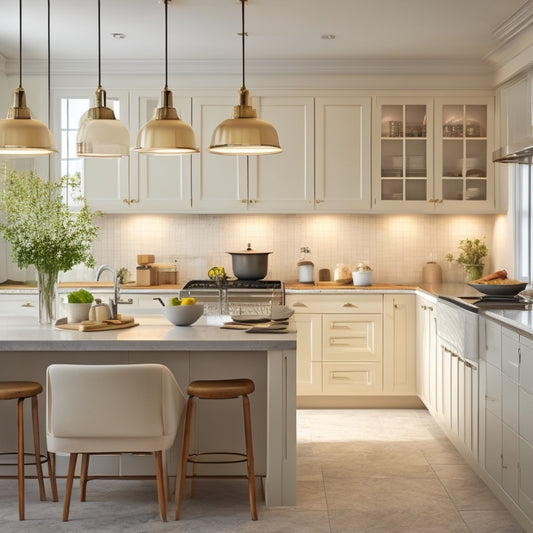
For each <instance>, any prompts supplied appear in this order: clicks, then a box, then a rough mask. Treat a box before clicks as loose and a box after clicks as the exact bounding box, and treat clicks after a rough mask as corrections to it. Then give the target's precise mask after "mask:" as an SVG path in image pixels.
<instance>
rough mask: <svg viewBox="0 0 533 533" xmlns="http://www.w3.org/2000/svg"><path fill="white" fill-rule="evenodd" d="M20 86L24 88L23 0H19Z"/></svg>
mask: <svg viewBox="0 0 533 533" xmlns="http://www.w3.org/2000/svg"><path fill="white" fill-rule="evenodd" d="M19 87H20V88H22V0H19Z"/></svg>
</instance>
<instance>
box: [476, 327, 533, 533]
mask: <svg viewBox="0 0 533 533" xmlns="http://www.w3.org/2000/svg"><path fill="white" fill-rule="evenodd" d="M480 325H481V328H480V348H481V349H480V370H481V372H480V383H479V387H480V395H479V403H480V405H479V421H480V432H479V439H480V442H479V450H480V454H479V463H480V465H481V467H482V468H483V469H484V471H485V472H486V473H487V474H488V475H489V476H490V478H491V479H492V480H493V481H494V482H496V485H497V487H498V490H499V491H501V492H500V494H501V495H502V497H503V498H507V499H508V501H509V504H510V505H511V506H512V507H513V508H514V509H515V511H516V512H517V513H519V515H520V516H519V518H520V519H521V522H522V524H524V522H525V523H526V525H527V530H528V531H533V419H532V417H531V413H532V412H533V384H532V383H533V340H532V339H530V338H528V337H525V336H523V335H521V334H519V333H518V332H516V331H514V330H512V329H510V328H508V327H506V326H501V325H499V324H498V323H496V322H493V321H492V320H490V319H488V318H483V317H482V318H481V319H480ZM527 522H529V524H527Z"/></svg>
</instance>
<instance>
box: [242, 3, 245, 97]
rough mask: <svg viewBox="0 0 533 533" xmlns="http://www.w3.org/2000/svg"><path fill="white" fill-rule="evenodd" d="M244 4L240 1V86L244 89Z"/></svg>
mask: <svg viewBox="0 0 533 533" xmlns="http://www.w3.org/2000/svg"><path fill="white" fill-rule="evenodd" d="M245 3H246V0H241V6H242V9H241V25H242V86H243V87H246V84H245V83H244V38H245V35H246V33H245V32H244V4H245Z"/></svg>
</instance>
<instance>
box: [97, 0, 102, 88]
mask: <svg viewBox="0 0 533 533" xmlns="http://www.w3.org/2000/svg"><path fill="white" fill-rule="evenodd" d="M101 70H102V68H101V45H100V0H98V87H101V86H102V74H101Z"/></svg>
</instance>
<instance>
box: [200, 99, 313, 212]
mask: <svg viewBox="0 0 533 533" xmlns="http://www.w3.org/2000/svg"><path fill="white" fill-rule="evenodd" d="M252 103H253V106H254V107H255V108H256V110H257V114H258V117H260V118H262V119H263V120H266V121H268V122H270V123H271V124H272V125H273V126H274V127H275V128H276V130H277V132H278V136H279V139H280V144H281V146H282V148H283V152H282V153H280V154H274V155H263V156H231V155H228V156H224V155H216V154H211V153H209V151H208V147H209V144H210V142H211V135H212V133H213V130H214V129H215V128H216V127H217V125H218V124H219V123H220V122H222V121H223V120H225V119H228V118H230V117H231V115H232V112H233V106H234V105H235V104H236V102H235V97H198V98H194V99H193V117H194V119H193V120H194V124H195V126H196V127H197V129H198V131H199V132H200V133H199V134H200V136H201V138H200V148H201V154H200V156H199V157H198V158H197V159H193V163H192V171H193V178H192V183H193V186H192V197H193V200H192V206H193V209H195V210H198V211H207V212H218V213H240V212H244V211H249V212H258V213H259V212H262V213H283V212H300V211H308V210H310V209H312V207H313V177H314V145H313V134H314V126H313V119H314V117H313V98H312V97H278V96H262V97H257V98H254V99H253V102H252Z"/></svg>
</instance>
